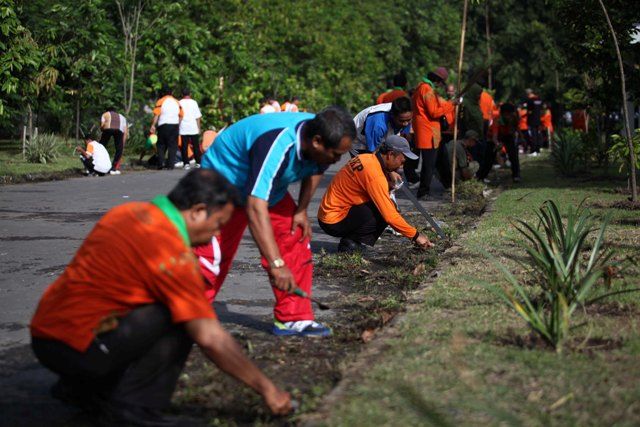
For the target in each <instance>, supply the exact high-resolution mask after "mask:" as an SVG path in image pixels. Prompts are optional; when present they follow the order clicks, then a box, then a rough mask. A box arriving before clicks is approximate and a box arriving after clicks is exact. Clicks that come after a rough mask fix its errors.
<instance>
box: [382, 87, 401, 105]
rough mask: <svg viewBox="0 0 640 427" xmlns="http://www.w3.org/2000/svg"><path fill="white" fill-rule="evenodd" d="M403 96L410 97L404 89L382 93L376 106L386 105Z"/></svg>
mask: <svg viewBox="0 0 640 427" xmlns="http://www.w3.org/2000/svg"><path fill="white" fill-rule="evenodd" d="M402 96H409V94H407V92H406V91H405V90H403V89H393V90H390V91H389V92H384V93H381V94H380V96H378V99H377V100H376V104H386V103H387V102H393V101H395V100H396V99H398V98H400V97H402Z"/></svg>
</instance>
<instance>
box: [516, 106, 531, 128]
mask: <svg viewBox="0 0 640 427" xmlns="http://www.w3.org/2000/svg"><path fill="white" fill-rule="evenodd" d="M518 117H519V121H518V130H522V131H526V130H528V129H529V124H528V123H527V110H525V109H524V108H519V109H518Z"/></svg>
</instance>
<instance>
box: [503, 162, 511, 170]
mask: <svg viewBox="0 0 640 427" xmlns="http://www.w3.org/2000/svg"><path fill="white" fill-rule="evenodd" d="M504 165H505V166H506V167H508V168H510V167H511V162H510V161H509V160H507V161H506V162H504Z"/></svg>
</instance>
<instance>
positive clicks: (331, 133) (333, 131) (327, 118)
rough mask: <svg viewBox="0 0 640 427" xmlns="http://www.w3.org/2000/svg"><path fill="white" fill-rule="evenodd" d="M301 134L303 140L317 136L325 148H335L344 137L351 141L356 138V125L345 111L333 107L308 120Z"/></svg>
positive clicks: (335, 106)
mask: <svg viewBox="0 0 640 427" xmlns="http://www.w3.org/2000/svg"><path fill="white" fill-rule="evenodd" d="M302 132H303V137H304V138H305V139H311V138H313V137H314V136H315V135H319V136H320V138H322V144H323V145H324V146H325V148H337V147H338V146H339V145H340V141H342V138H344V137H345V136H347V137H349V138H351V139H355V138H356V125H355V124H354V123H353V117H351V114H349V113H348V112H347V110H345V109H344V108H342V107H339V106H337V105H333V106H331V107H327V108H325V109H324V110H322V111H320V112H319V113H318V114H316V116H315V117H314V118H313V119H311V120H309V121H308V122H307V123H306V124H305V125H304V127H303V128H302Z"/></svg>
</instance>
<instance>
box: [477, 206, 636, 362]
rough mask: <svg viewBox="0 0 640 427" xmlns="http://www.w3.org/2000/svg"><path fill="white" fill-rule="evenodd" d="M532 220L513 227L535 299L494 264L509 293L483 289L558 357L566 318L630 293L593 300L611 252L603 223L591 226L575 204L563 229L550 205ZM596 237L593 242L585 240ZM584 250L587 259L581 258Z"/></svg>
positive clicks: (591, 218) (566, 332)
mask: <svg viewBox="0 0 640 427" xmlns="http://www.w3.org/2000/svg"><path fill="white" fill-rule="evenodd" d="M536 214H537V217H538V220H539V224H538V226H537V227H534V226H532V225H531V224H529V223H527V222H525V221H521V220H518V221H516V223H515V227H516V229H517V230H518V231H519V232H520V233H521V234H522V236H523V237H524V241H522V242H519V243H518V244H519V245H520V246H522V247H523V248H524V250H525V251H526V252H527V254H528V259H527V261H525V262H523V264H525V265H526V266H527V267H529V269H530V270H533V272H534V273H533V275H534V280H535V282H536V284H538V285H539V286H540V288H541V289H542V293H541V294H540V296H539V297H538V298H535V299H534V298H533V297H532V296H531V295H530V293H529V292H528V290H527V289H525V288H526V286H525V285H524V284H523V283H521V282H520V281H519V280H518V279H517V278H515V277H514V276H513V275H512V274H511V273H510V272H509V271H508V270H507V269H506V267H505V266H504V265H501V264H499V263H498V262H496V261H495V259H494V263H495V264H496V265H497V266H498V268H499V269H500V270H501V271H502V273H503V274H504V276H505V277H506V279H507V281H508V282H509V287H507V288H503V287H500V286H495V285H491V284H483V285H484V286H485V287H486V288H487V289H489V290H490V291H491V292H493V293H494V294H495V295H497V296H498V297H499V298H500V299H501V300H502V301H504V302H505V304H507V305H508V306H509V307H511V308H512V309H513V310H515V311H516V313H517V314H518V315H519V316H520V317H522V318H523V319H524V320H525V321H526V322H527V323H528V324H529V326H530V327H531V328H532V329H533V330H534V331H535V332H536V333H537V334H539V335H540V336H541V337H542V338H543V339H544V340H545V341H547V342H548V343H549V344H551V345H552V346H553V347H554V348H555V349H556V350H557V351H561V350H562V345H563V342H564V341H565V339H566V338H567V337H568V335H569V330H570V321H571V316H572V315H573V314H574V312H575V311H576V310H577V309H578V308H582V307H584V306H585V305H587V304H589V303H590V302H593V301H595V300H599V299H602V298H605V297H607V296H611V295H614V294H617V293H621V292H631V291H634V290H633V289H632V290H624V291H617V292H609V293H603V294H600V295H597V296H596V295H595V294H596V293H598V292H597V291H596V288H594V285H595V284H596V282H597V281H598V279H600V278H602V277H603V276H604V274H605V272H607V271H608V269H609V268H611V267H612V264H613V262H612V257H613V255H614V253H613V251H612V250H611V249H607V248H605V247H604V234H605V230H606V227H607V225H608V219H605V220H604V221H602V223H601V224H600V226H599V227H597V226H595V217H594V216H593V215H592V214H591V213H590V212H589V211H588V210H586V209H584V208H583V207H582V204H580V206H578V208H573V207H570V208H569V211H568V212H567V218H566V225H565V222H563V220H562V216H561V215H560V211H559V210H558V207H557V205H556V204H555V203H554V202H553V201H551V200H548V201H546V202H545V203H544V204H543V205H542V207H540V209H539V210H538V212H537V213H536ZM595 231H597V233H596V235H595V239H590V235H591V234H592V233H593V232H595ZM589 247H591V250H590V252H589V253H588V256H584V255H585V253H586V252H587V249H588V248H589ZM534 301H535V302H534Z"/></svg>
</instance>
